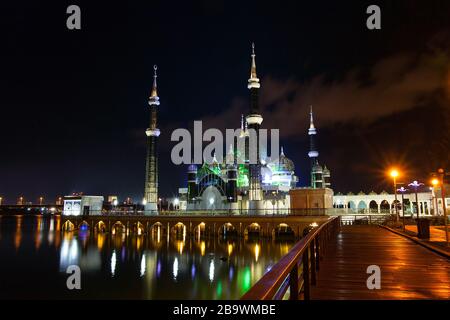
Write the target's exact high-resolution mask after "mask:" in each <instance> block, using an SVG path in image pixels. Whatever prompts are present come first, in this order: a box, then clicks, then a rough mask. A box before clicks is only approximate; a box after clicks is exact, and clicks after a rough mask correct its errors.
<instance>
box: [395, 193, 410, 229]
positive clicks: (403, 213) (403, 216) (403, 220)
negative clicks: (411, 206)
mask: <svg viewBox="0 0 450 320" xmlns="http://www.w3.org/2000/svg"><path fill="white" fill-rule="evenodd" d="M397 191H398V192H400V194H401V195H402V224H403V231H405V205H404V203H405V201H404V194H405V193H406V191H408V189H406V188H404V187H401V188H400V189H397Z"/></svg>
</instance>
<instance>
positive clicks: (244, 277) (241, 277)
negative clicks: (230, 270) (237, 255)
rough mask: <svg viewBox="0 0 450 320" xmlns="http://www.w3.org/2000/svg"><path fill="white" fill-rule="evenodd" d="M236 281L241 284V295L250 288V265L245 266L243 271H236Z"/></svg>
mask: <svg viewBox="0 0 450 320" xmlns="http://www.w3.org/2000/svg"><path fill="white" fill-rule="evenodd" d="M238 283H239V284H240V285H241V295H242V294H244V293H246V292H247V291H248V290H249V289H250V287H251V286H252V273H251V271H250V267H245V269H244V271H243V273H241V272H239V273H238Z"/></svg>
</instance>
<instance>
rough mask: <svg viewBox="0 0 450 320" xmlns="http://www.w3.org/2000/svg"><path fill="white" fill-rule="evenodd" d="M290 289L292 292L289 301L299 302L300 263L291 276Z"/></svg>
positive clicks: (293, 269) (296, 265)
mask: <svg viewBox="0 0 450 320" xmlns="http://www.w3.org/2000/svg"><path fill="white" fill-rule="evenodd" d="M289 289H290V291H291V294H290V296H289V300H298V263H296V264H295V266H294V268H292V270H291V272H290V274H289Z"/></svg>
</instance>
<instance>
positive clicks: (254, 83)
mask: <svg viewBox="0 0 450 320" xmlns="http://www.w3.org/2000/svg"><path fill="white" fill-rule="evenodd" d="M251 57H252V66H251V69H250V79H248V86H247V87H248V88H249V89H251V88H259V87H260V84H259V79H258V76H257V75H256V60H255V57H256V54H255V43H254V42H252V54H251Z"/></svg>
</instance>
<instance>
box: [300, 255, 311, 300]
mask: <svg viewBox="0 0 450 320" xmlns="http://www.w3.org/2000/svg"><path fill="white" fill-rule="evenodd" d="M308 255H309V252H308V250H305V251H304V252H303V258H302V263H303V296H304V298H305V300H309V299H310V288H309V261H308V260H309V259H308Z"/></svg>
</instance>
